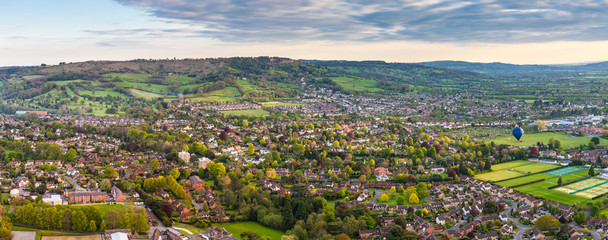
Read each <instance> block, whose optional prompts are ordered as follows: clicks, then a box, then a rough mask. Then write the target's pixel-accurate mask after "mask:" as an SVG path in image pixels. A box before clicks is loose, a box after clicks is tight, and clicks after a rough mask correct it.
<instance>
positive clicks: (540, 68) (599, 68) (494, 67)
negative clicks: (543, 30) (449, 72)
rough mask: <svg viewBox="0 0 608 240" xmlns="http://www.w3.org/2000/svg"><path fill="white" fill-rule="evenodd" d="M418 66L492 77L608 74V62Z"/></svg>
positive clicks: (458, 63) (459, 62)
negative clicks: (483, 74)
mask: <svg viewBox="0 0 608 240" xmlns="http://www.w3.org/2000/svg"><path fill="white" fill-rule="evenodd" d="M417 64H420V65H424V66H429V67H438V68H447V69H454V70H462V71H471V72H478V73H485V74H490V75H531V74H573V73H578V72H589V71H596V72H608V62H599V63H590V64H583V65H517V64H508V63H499V62H495V63H477V62H464V61H434V62H421V63H417Z"/></svg>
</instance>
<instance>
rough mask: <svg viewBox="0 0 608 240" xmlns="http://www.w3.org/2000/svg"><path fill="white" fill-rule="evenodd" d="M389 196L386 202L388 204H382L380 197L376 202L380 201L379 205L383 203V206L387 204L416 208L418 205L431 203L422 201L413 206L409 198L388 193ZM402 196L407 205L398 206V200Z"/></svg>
mask: <svg viewBox="0 0 608 240" xmlns="http://www.w3.org/2000/svg"><path fill="white" fill-rule="evenodd" d="M387 194H388V197H389V198H388V201H386V202H381V201H380V200H379V198H380V197H378V200H376V201H378V203H382V204H386V205H397V206H416V205H423V204H427V203H429V201H428V200H426V199H420V202H419V203H416V204H412V203H410V201H409V196H405V195H401V194H398V193H390V194H389V193H388V192H387ZM400 196H401V197H403V199H405V204H403V205H399V204H397V199H398V198H399V197H400Z"/></svg>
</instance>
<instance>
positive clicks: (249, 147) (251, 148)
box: [247, 143, 255, 155]
mask: <svg viewBox="0 0 608 240" xmlns="http://www.w3.org/2000/svg"><path fill="white" fill-rule="evenodd" d="M254 153H255V147H254V146H253V143H249V146H248V147H247V154H249V155H253V154H254Z"/></svg>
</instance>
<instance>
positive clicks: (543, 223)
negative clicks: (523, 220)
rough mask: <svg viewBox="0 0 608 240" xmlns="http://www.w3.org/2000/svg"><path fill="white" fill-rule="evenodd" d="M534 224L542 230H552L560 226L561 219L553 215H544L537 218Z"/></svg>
mask: <svg viewBox="0 0 608 240" xmlns="http://www.w3.org/2000/svg"><path fill="white" fill-rule="evenodd" d="M534 226H535V227H537V228H539V229H541V230H550V229H554V228H557V227H559V221H558V220H557V219H555V217H553V215H544V216H542V217H539V218H538V219H537V220H536V222H535V223H534Z"/></svg>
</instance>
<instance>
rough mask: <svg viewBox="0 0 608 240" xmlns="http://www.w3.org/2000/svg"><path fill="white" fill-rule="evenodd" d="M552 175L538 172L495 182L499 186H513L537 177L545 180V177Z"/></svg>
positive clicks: (548, 177)
mask: <svg viewBox="0 0 608 240" xmlns="http://www.w3.org/2000/svg"><path fill="white" fill-rule="evenodd" d="M554 177H555V176H553V175H549V174H544V173H539V174H532V175H528V176H524V177H520V178H516V179H511V180H507V181H503V182H497V183H496V184H498V185H500V186H505V187H511V186H515V185H519V184H523V183H528V182H532V181H536V180H539V179H545V180H547V179H550V178H554Z"/></svg>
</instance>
